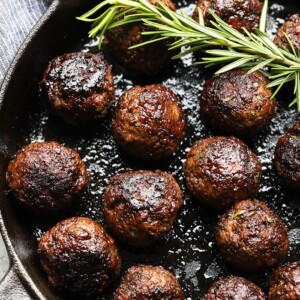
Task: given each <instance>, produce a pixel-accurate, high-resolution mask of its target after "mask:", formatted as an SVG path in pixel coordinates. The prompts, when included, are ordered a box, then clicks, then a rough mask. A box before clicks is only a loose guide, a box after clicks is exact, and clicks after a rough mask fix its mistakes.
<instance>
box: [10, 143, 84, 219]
mask: <svg viewBox="0 0 300 300" xmlns="http://www.w3.org/2000/svg"><path fill="white" fill-rule="evenodd" d="M6 180H7V184H8V186H9V187H10V189H11V190H12V191H13V193H14V194H15V196H16V197H17V198H18V199H19V201H20V202H21V203H23V204H25V205H26V206H27V207H28V208H30V209H31V210H33V211H35V212H37V213H42V214H53V213H56V212H58V211H61V210H63V209H64V208H67V207H69V206H70V205H71V204H72V203H73V201H74V199H75V198H76V197H77V196H78V195H80V193H81V192H82V191H83V190H84V189H85V188H86V186H87V184H88V174H87V171H86V167H85V164H84V163H83V162H82V160H81V159H80V157H79V155H78V153H77V152H76V151H74V150H72V149H69V148H66V147H64V146H62V145H61V144H59V143H57V142H36V143H32V144H30V145H28V146H26V147H24V148H23V149H21V150H19V151H18V152H17V154H16V155H15V157H14V158H13V159H12V161H11V162H10V163H9V165H8V169H7V174H6Z"/></svg>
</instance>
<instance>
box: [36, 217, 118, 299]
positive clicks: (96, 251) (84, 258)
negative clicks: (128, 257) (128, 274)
mask: <svg viewBox="0 0 300 300" xmlns="http://www.w3.org/2000/svg"><path fill="white" fill-rule="evenodd" d="M38 254H39V258H40V262H41V265H42V268H43V270H44V271H45V272H46V273H47V275H48V280H49V283H50V284H51V285H52V286H53V287H54V288H57V289H59V290H63V291H68V292H72V293H76V294H78V295H80V296H84V297H92V296H96V295H98V294H100V293H101V292H102V291H103V290H105V289H106V288H107V287H108V285H109V284H110V283H111V282H112V281H113V280H114V279H115V278H116V276H118V275H119V273H120V269H121V258H120V256H119V253H118V249H117V248H116V245H115V242H114V240H113V239H112V238H111V237H110V236H109V235H108V234H107V233H105V231H104V229H103V227H102V226H101V225H99V224H97V223H96V222H94V221H93V220H91V219H88V218H82V217H74V218H70V219H66V220H64V221H62V222H60V223H58V224H57V225H56V226H54V227H53V228H51V229H50V230H49V231H47V232H46V233H45V234H44V235H43V236H42V237H41V239H40V242H39V245H38Z"/></svg>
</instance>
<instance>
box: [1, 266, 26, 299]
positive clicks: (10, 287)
mask: <svg viewBox="0 0 300 300" xmlns="http://www.w3.org/2000/svg"><path fill="white" fill-rule="evenodd" d="M30 299H32V297H30V295H29V294H28V292H27V291H26V289H25V288H24V286H23V283H22V282H21V280H20V278H19V276H18V273H17V272H16V270H15V268H14V265H13V264H12V265H11V266H10V269H9V271H8V272H7V273H6V275H5V277H4V278H3V280H2V281H1V282H0V300H30Z"/></svg>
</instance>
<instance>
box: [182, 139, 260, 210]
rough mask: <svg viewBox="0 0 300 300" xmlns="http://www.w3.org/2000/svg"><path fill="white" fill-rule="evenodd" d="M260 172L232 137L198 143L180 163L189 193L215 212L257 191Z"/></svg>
mask: <svg viewBox="0 0 300 300" xmlns="http://www.w3.org/2000/svg"><path fill="white" fill-rule="evenodd" d="M261 170H262V167H261V164H260V162H259V161H258V159H257V157H256V155H255V154H254V153H253V152H251V150H250V149H249V148H248V146H247V145H246V144H244V143H243V142H242V141H240V140H239V139H237V138H235V137H212V138H208V139H204V140H200V141H198V142H197V143H196V144H194V146H193V147H192V148H191V150H190V151H189V153H188V156H187V160H186V162H185V164H184V172H185V176H186V183H187V187H188V189H189V190H190V192H191V193H192V194H193V196H195V197H196V198H197V199H199V200H200V202H201V203H202V204H204V205H207V206H209V207H210V208H212V209H215V210H224V209H225V208H228V207H230V206H231V205H232V204H233V203H234V202H237V201H240V200H244V199H247V198H251V197H254V196H255V195H256V194H257V192H258V190H259V185H260V179H261Z"/></svg>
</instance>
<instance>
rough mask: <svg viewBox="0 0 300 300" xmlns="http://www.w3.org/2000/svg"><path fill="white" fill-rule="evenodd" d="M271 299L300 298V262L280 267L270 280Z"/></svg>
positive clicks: (287, 299)
mask: <svg viewBox="0 0 300 300" xmlns="http://www.w3.org/2000/svg"><path fill="white" fill-rule="evenodd" d="M268 299H269V300H299V299H300V262H299V261H298V262H294V263H290V264H286V265H284V266H283V267H280V268H278V269H277V270H276V271H275V272H274V274H273V276H272V277H271V280H270V291H269V298H268Z"/></svg>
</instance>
